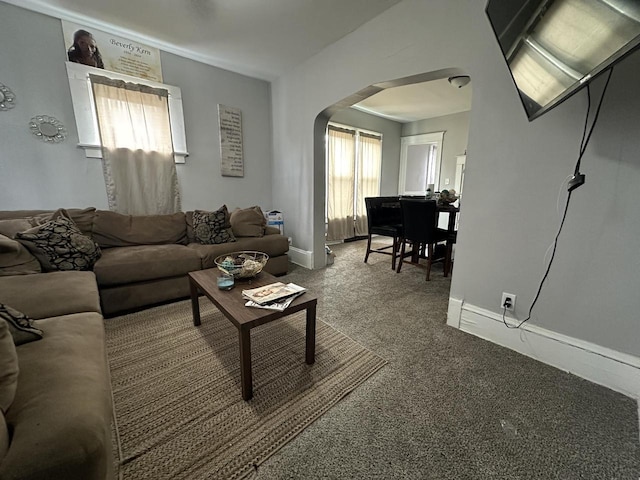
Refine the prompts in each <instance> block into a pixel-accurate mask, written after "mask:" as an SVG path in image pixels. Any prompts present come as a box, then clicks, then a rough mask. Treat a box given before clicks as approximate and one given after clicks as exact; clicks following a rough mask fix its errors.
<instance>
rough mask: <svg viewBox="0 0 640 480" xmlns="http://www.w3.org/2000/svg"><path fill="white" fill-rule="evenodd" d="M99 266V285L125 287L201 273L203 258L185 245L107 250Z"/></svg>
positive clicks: (96, 270)
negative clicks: (189, 273)
mask: <svg viewBox="0 0 640 480" xmlns="http://www.w3.org/2000/svg"><path fill="white" fill-rule="evenodd" d="M103 252H104V253H103V255H102V258H101V259H100V260H98V262H96V264H95V267H94V270H93V271H94V272H95V274H96V278H97V279H98V285H100V286H106V285H123V284H128V283H133V282H142V281H145V280H156V279H160V278H166V277H177V276H180V275H186V274H187V273H188V272H192V271H194V270H200V265H201V263H200V257H199V256H198V254H197V253H196V252H194V251H193V250H192V249H190V248H187V247H186V246H184V245H140V246H137V247H119V248H107V249H105V250H104V251H103Z"/></svg>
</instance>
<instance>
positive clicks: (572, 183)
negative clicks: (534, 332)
mask: <svg viewBox="0 0 640 480" xmlns="http://www.w3.org/2000/svg"><path fill="white" fill-rule="evenodd" d="M612 74H613V67H611V68H610V69H609V76H608V77H607V81H606V83H605V85H604V89H603V90H602V95H601V96H600V101H599V102H598V108H597V109H596V113H595V115H594V117H593V122H591V128H589V129H588V125H589V113H590V111H591V89H590V88H591V87H590V84H589V85H587V114H586V116H585V120H584V130H583V131H582V141H581V142H580V151H579V154H578V160H577V162H576V166H575V169H574V171H573V176H571V179H570V180H569V183H568V184H567V188H568V190H569V194H568V195H567V201H566V203H565V205H564V212H563V214H562V220H561V221H560V226H559V227H558V232H557V233H556V236H555V238H554V240H553V244H552V245H553V249H552V251H551V258H550V259H549V264H548V265H547V270H546V271H545V273H544V275H543V276H542V280H540V284H539V285H538V291H537V292H536V296H535V297H534V299H533V302H531V306H530V307H529V314H528V315H527V318H525V319H524V320H522V321H521V322H520V323H518V324H517V325H509V324H508V323H507V320H506V318H505V314H506V313H507V307H509V306H510V305H507V304H506V302H505V304H504V305H502V323H504V325H505V326H506V327H507V328H520V327H521V326H522V325H524V324H525V323H526V322H527V321H529V319H531V313H532V312H533V307H534V306H535V304H536V303H537V301H538V298H540V293H541V292H542V287H543V286H544V282H545V281H546V279H547V277H548V276H549V272H550V271H551V264H552V263H553V259H554V257H555V255H556V249H557V247H558V238H560V233H561V232H562V227H563V226H564V221H565V220H566V218H567V211H568V210H569V202H570V201H571V194H572V193H573V191H574V190H575V189H576V188H578V187H579V186H580V185H583V184H584V182H585V175H584V174H582V173H580V163H581V162H582V157H583V156H584V153H585V152H586V151H587V145H589V140H591V134H592V133H593V129H594V128H595V126H596V122H597V121H598V116H599V115H600V108H601V107H602V102H603V100H604V95H605V93H607V88H608V87H609V81H610V80H611V75H612ZM587 129H588V130H589V133H588V134H587ZM516 320H517V319H516Z"/></svg>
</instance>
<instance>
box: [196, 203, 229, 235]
mask: <svg viewBox="0 0 640 480" xmlns="http://www.w3.org/2000/svg"><path fill="white" fill-rule="evenodd" d="M193 232H194V236H195V240H196V242H198V243H202V244H203V245H215V244H219V243H227V242H235V241H236V239H235V237H234V236H233V231H232V230H231V223H230V220H229V211H228V210H227V206H226V205H223V206H222V207H220V208H219V209H218V210H216V211H215V212H205V211H204V210H196V211H194V212H193Z"/></svg>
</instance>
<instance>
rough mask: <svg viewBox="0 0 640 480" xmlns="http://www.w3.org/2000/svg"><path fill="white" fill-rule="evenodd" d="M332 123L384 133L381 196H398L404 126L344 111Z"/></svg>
mask: <svg viewBox="0 0 640 480" xmlns="http://www.w3.org/2000/svg"><path fill="white" fill-rule="evenodd" d="M331 121H332V122H336V123H342V124H344V125H350V126H352V127H357V128H363V129H365V130H373V131H374V132H379V133H382V172H381V175H380V195H397V194H398V172H399V171H400V132H401V130H402V124H401V123H398V122H394V121H393V120H388V119H386V118H381V117H376V116H375V115H370V114H368V113H364V112H360V111H359V110H355V109H353V108H347V109H344V110H342V111H340V112H338V113H336V114H335V115H333V116H332V117H331Z"/></svg>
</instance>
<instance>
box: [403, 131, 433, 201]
mask: <svg viewBox="0 0 640 480" xmlns="http://www.w3.org/2000/svg"><path fill="white" fill-rule="evenodd" d="M443 137H444V132H436V133H425V134H423V135H412V136H409V137H402V139H401V142H400V147H401V151H400V175H399V179H398V194H400V195H425V194H426V193H427V187H428V185H431V184H433V185H434V188H435V190H439V189H440V161H441V159H442V139H443Z"/></svg>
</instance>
